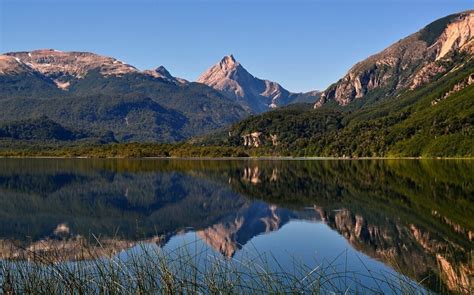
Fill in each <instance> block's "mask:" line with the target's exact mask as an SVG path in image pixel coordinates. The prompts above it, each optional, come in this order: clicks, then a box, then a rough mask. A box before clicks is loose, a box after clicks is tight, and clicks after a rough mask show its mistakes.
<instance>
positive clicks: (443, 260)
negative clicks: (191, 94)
mask: <svg viewBox="0 0 474 295" xmlns="http://www.w3.org/2000/svg"><path fill="white" fill-rule="evenodd" d="M473 164H474V162H473V161H461V160H459V161H458V160H351V161H344V160H179V159H172V160H152V159H146V160H90V159H75V160H65V159H1V160H0V258H1V259H19V258H21V257H23V256H24V255H25V253H24V251H25V249H29V250H35V249H40V248H41V249H42V251H43V252H47V249H45V247H44V245H48V244H51V245H53V244H54V245H61V247H62V248H63V249H65V250H64V251H65V253H64V255H65V256H66V257H69V258H70V259H71V260H78V259H79V258H78V257H79V256H78V254H77V253H75V252H74V245H75V243H78V241H82V240H81V239H85V240H88V239H90V238H91V237H93V235H94V236H97V237H101V239H103V240H104V241H105V242H104V243H103V246H102V248H103V251H104V255H106V254H105V253H106V252H107V253H108V254H109V255H110V254H112V255H115V256H117V257H126V256H127V255H130V253H133V252H134V251H140V249H142V247H143V245H146V246H147V247H159V248H163V249H176V248H180V247H183V245H188V246H189V245H193V246H192V248H193V249H199V251H202V249H205V251H210V252H212V253H214V254H216V255H219V256H221V257H222V258H223V259H224V258H225V257H227V258H228V259H235V260H237V261H240V260H242V259H244V257H249V256H250V257H252V256H255V255H257V256H258V255H262V254H264V255H271V257H274V258H276V260H278V264H279V265H280V267H283V268H291V267H293V266H294V265H295V261H298V262H299V263H304V264H306V265H308V266H310V267H314V266H318V265H326V266H328V265H329V266H331V267H332V268H334V269H338V270H339V269H341V270H344V271H348V270H350V271H355V272H358V273H367V274H369V272H368V270H370V271H371V272H374V273H378V274H385V275H387V276H391V275H394V276H395V275H400V274H401V275H403V276H406V277H408V278H410V279H412V280H414V281H422V284H423V285H424V286H425V287H426V288H427V289H428V290H433V291H437V292H440V291H441V292H447V291H449V290H458V289H459V287H462V288H464V289H465V290H471V291H472V290H473V289H472V288H473V285H474V276H473V274H474V266H473V258H472V256H473V252H474V244H473V241H474V179H473V178H474V165H473ZM83 258H84V259H87V257H83ZM79 260H80V259H79ZM271 261H273V260H271ZM76 263H78V262H76ZM368 276H369V275H367V277H368ZM362 280H363V281H364V279H362ZM370 281H371V280H369V279H368V280H367V281H366V282H365V281H364V283H367V284H368V285H370V284H371V282H370Z"/></svg>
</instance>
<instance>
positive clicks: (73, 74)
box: [6, 49, 138, 89]
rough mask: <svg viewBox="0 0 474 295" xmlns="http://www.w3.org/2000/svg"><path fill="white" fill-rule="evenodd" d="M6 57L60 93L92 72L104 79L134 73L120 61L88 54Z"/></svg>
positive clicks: (16, 54) (44, 53) (37, 52)
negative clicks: (46, 79) (51, 83)
mask: <svg viewBox="0 0 474 295" xmlns="http://www.w3.org/2000/svg"><path fill="white" fill-rule="evenodd" d="M6 55H9V56H12V57H15V58H17V59H19V60H20V61H21V62H22V63H24V64H26V65H28V66H30V67H31V68H33V69H35V70H37V71H38V72H40V73H42V74H44V75H45V76H47V77H49V78H51V79H53V80H54V81H55V83H56V84H57V86H58V87H59V88H62V89H67V87H68V86H69V84H70V81H71V80H73V79H80V78H83V77H85V75H87V73H89V72H90V71H93V70H97V71H99V72H100V73H101V74H102V75H104V76H111V75H113V76H120V75H124V74H127V73H135V72H138V70H137V69H136V68H135V67H133V66H131V65H128V64H125V63H123V62H122V61H120V60H117V59H115V58H112V57H106V56H101V55H97V54H94V53H89V52H75V51H72V52H63V51H58V50H54V49H42V50H34V51H25V52H11V53H7V54H6Z"/></svg>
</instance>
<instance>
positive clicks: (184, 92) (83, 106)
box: [0, 71, 248, 142]
mask: <svg viewBox="0 0 474 295" xmlns="http://www.w3.org/2000/svg"><path fill="white" fill-rule="evenodd" d="M0 108H1V109H2V112H1V113H0V121H1V122H3V123H4V124H10V123H11V122H16V121H23V120H30V119H33V120H36V119H37V118H40V117H42V116H47V117H48V118H50V119H51V120H53V121H55V122H57V123H58V124H61V125H62V126H64V128H67V129H80V130H92V131H93V132H95V133H99V134H105V133H107V132H113V134H114V136H115V138H116V139H117V140H118V141H120V142H178V141H181V140H184V139H187V138H190V137H192V136H195V135H202V134H204V133H206V132H210V131H213V130H216V129H218V128H221V127H223V126H228V125H229V124H231V123H235V122H237V121H238V120H240V119H242V118H244V117H246V116H247V115H248V113H247V112H246V111H245V110H244V109H243V108H242V107H240V106H239V105H238V104H237V103H235V102H233V101H231V100H230V99H228V98H226V97H224V96H223V95H221V94H220V93H219V92H217V91H215V90H213V89H212V88H210V87H207V86H205V85H202V84H198V83H188V84H185V85H175V84H174V83H170V82H166V81H164V80H162V79H159V78H153V77H150V76H146V75H140V74H133V73H131V74H126V75H123V76H121V77H116V76H109V77H104V76H102V75H100V74H99V73H98V72H97V71H91V72H90V73H88V74H87V75H86V76H85V77H84V78H83V79H79V80H75V81H74V82H73V83H72V84H71V85H70V87H69V89H68V91H62V90H59V89H58V88H57V87H56V86H55V85H54V84H53V83H52V82H51V81H49V82H48V81H46V80H44V79H43V80H42V79H41V77H37V76H35V75H27V76H24V77H23V76H21V75H18V76H6V75H2V76H0Z"/></svg>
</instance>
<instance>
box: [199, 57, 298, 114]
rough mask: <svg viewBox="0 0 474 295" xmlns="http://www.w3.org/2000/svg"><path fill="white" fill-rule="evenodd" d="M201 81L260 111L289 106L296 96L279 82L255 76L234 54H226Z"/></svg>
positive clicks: (203, 75)
mask: <svg viewBox="0 0 474 295" xmlns="http://www.w3.org/2000/svg"><path fill="white" fill-rule="evenodd" d="M197 82H198V83H203V84H206V85H208V86H210V87H212V88H214V89H217V90H219V91H221V92H222V93H224V94H225V95H226V96H227V97H229V98H231V99H233V100H236V101H238V102H240V103H241V104H242V106H244V107H246V108H247V109H249V110H251V111H253V112H256V113H260V112H263V111H267V110H269V109H272V108H276V107H279V106H283V105H286V104H288V103H290V102H291V100H292V99H294V98H295V97H296V95H293V94H291V93H290V92H289V91H288V90H286V89H284V88H283V87H282V86H281V85H280V84H278V83H276V82H272V81H268V80H261V79H259V78H256V77H254V76H253V75H251V74H250V73H249V72H248V71H247V70H246V69H245V68H244V67H243V66H242V65H241V64H240V63H239V62H238V61H236V59H235V58H234V56H233V55H228V56H225V57H224V58H223V59H222V60H221V61H220V62H219V63H217V64H216V65H214V66H213V67H211V68H210V69H209V70H207V71H206V72H204V73H203V74H202V75H201V76H200V77H199V79H198V80H197Z"/></svg>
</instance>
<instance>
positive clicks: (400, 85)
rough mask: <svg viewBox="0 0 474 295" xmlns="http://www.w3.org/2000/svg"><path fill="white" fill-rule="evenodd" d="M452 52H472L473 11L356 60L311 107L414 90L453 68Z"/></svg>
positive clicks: (343, 103)
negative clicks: (364, 58)
mask: <svg viewBox="0 0 474 295" xmlns="http://www.w3.org/2000/svg"><path fill="white" fill-rule="evenodd" d="M453 54H454V55H456V54H457V55H459V54H467V55H468V56H470V57H469V58H472V56H473V54H474V10H470V11H465V12H462V13H458V14H453V15H449V16H447V17H444V18H441V19H439V20H437V21H435V22H433V23H431V24H429V25H428V26H426V27H425V28H423V29H422V30H420V31H419V32H417V33H414V34H412V35H410V36H408V37H407V38H405V39H402V40H400V41H398V42H396V43H395V44H393V45H391V46H390V47H388V48H387V49H385V50H383V51H382V52H380V53H378V54H375V55H373V56H370V57H369V58H367V59H366V60H364V61H362V62H359V63H357V64H356V65H354V66H353V67H352V68H351V69H350V70H349V72H348V73H347V74H346V75H345V76H344V77H343V78H342V79H340V80H339V81H338V82H336V83H335V84H333V85H331V86H330V87H329V88H328V89H327V90H326V91H324V92H323V93H322V94H321V98H320V100H319V101H318V102H317V103H316V104H315V107H316V108H317V107H320V106H322V105H323V104H324V103H326V102H328V101H330V100H335V101H336V102H337V103H338V104H339V105H343V106H344V105H347V104H349V103H351V102H352V101H354V100H356V99H357V100H358V99H364V98H365V97H367V96H368V95H371V94H373V95H372V96H373V97H372V98H373V99H377V100H378V99H381V98H383V97H385V96H391V95H394V94H395V93H396V92H398V91H399V90H402V89H415V88H417V87H419V86H421V85H423V84H425V83H428V82H430V81H431V80H432V79H433V78H434V77H435V76H437V75H439V74H444V73H448V72H449V71H450V70H453V69H454V68H456V64H455V63H456V62H455V61H454V60H453V59H452V56H453ZM375 90H377V91H376V92H375ZM375 93H377V94H375Z"/></svg>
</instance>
